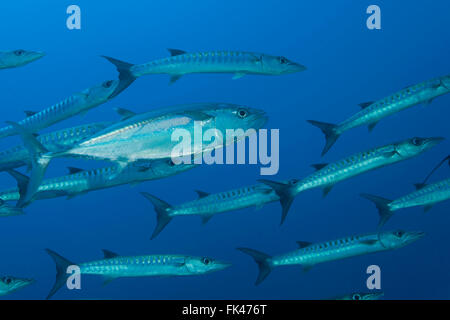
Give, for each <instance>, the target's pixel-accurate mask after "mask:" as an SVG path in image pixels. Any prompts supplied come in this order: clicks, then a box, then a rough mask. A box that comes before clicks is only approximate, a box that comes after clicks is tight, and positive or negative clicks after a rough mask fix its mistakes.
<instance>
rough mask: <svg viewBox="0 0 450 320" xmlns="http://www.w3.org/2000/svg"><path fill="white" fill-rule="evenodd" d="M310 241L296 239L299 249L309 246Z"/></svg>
mask: <svg viewBox="0 0 450 320" xmlns="http://www.w3.org/2000/svg"><path fill="white" fill-rule="evenodd" d="M311 244H312V243H311V242H307V241H297V245H298V248H299V249H303V248H306V247H309V246H310V245H311Z"/></svg>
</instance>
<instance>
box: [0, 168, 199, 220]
mask: <svg viewBox="0 0 450 320" xmlns="http://www.w3.org/2000/svg"><path fill="white" fill-rule="evenodd" d="M194 166H195V165H194V164H178V165H175V164H174V163H173V162H172V160H171V159H161V160H154V161H148V162H140V163H138V162H137V163H133V164H132V165H130V166H129V167H127V168H125V169H124V170H123V171H122V172H120V173H119V174H117V171H118V168H117V166H110V167H105V168H99V169H93V170H82V169H78V168H73V167H70V168H69V171H70V174H69V175H66V176H62V177H57V178H52V179H47V180H44V181H43V182H42V184H41V185H40V186H39V188H38V190H37V192H36V193H35V195H34V197H33V199H32V201H34V200H41V199H52V198H57V197H67V198H68V199H71V198H73V197H75V196H78V195H83V194H86V193H88V192H91V191H95V190H102V189H106V188H112V187H116V186H120V185H124V184H132V185H135V184H138V183H140V182H144V181H150V180H156V179H162V178H165V177H169V176H173V175H176V174H178V173H181V172H184V171H187V170H189V169H192V168H193V167H194ZM8 172H9V173H10V174H11V175H12V176H13V177H14V178H15V179H16V180H17V184H18V188H12V189H8V190H5V191H2V192H0V199H1V200H0V201H3V202H5V201H19V199H20V196H21V194H22V195H23V193H24V192H25V191H26V186H27V184H28V177H27V176H25V175H23V174H21V173H19V172H17V171H14V170H9V171H8ZM30 202H31V201H30ZM28 204H30V203H27V205H28ZM13 209H15V210H13ZM20 209H21V208H17V207H13V208H7V207H5V209H4V210H3V211H4V214H2V207H0V216H8V215H17V214H20V212H18V211H17V210H19V211H20ZM8 213H9V214H8Z"/></svg>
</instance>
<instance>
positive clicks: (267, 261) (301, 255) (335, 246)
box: [238, 231, 424, 285]
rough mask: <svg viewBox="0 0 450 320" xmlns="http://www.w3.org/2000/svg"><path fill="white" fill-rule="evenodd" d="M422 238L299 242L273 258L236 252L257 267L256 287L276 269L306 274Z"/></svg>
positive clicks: (393, 234) (399, 235) (390, 235)
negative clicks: (297, 269) (295, 269)
mask: <svg viewBox="0 0 450 320" xmlns="http://www.w3.org/2000/svg"><path fill="white" fill-rule="evenodd" d="M423 236H424V233H423V232H405V231H390V232H381V233H372V234H365V235H358V236H351V237H346V238H341V239H337V240H333V241H328V242H322V243H317V244H312V243H309V242H304V241H298V242H297V243H298V246H299V248H298V249H297V250H295V251H291V252H288V253H286V254H281V255H277V256H273V257H271V256H269V255H267V254H265V253H262V252H259V251H256V250H253V249H248V248H238V250H240V251H242V252H243V253H246V254H248V255H250V256H251V257H252V258H253V259H254V260H255V262H256V263H257V264H258V267H259V274H258V277H257V279H256V283H255V285H258V284H260V283H261V282H262V281H263V280H264V279H265V278H266V277H267V276H268V275H269V273H270V272H271V271H272V270H273V269H274V268H275V267H280V266H289V265H300V266H301V267H303V269H304V270H308V269H310V268H312V267H313V266H314V265H316V264H319V263H323V262H329V261H335V260H341V259H345V258H351V257H356V256H360V255H365V254H369V253H375V252H381V251H387V250H393V249H398V248H402V247H404V246H406V245H408V244H410V243H412V242H414V241H417V240H419V239H420V238H422V237H423Z"/></svg>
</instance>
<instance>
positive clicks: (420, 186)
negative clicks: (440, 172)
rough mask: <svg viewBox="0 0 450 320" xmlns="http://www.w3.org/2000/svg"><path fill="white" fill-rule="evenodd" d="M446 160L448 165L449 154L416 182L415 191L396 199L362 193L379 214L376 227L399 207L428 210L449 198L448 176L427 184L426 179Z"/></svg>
mask: <svg viewBox="0 0 450 320" xmlns="http://www.w3.org/2000/svg"><path fill="white" fill-rule="evenodd" d="M446 161H448V165H449V166H450V155H449V156H447V157H446V158H444V159H443V160H442V161H441V162H440V163H439V164H438V165H437V166H436V167H435V168H433V170H432V171H431V172H430V173H429V174H428V176H427V177H426V178H425V181H423V182H422V183H416V184H414V186H415V187H416V189H417V190H416V191H414V192H412V193H410V194H407V195H406V196H403V197H401V198H398V199H396V200H389V199H385V198H382V197H378V196H374V195H371V194H367V193H363V194H361V196H362V197H363V198H366V199H368V200H370V201H372V202H373V203H374V204H375V206H376V207H377V209H378V212H379V214H380V221H379V223H378V228H381V227H382V226H383V225H384V224H385V223H386V222H387V221H388V220H389V219H390V218H391V217H392V216H393V215H394V213H395V211H397V210H400V209H406V208H411V207H417V206H424V211H425V212H427V211H428V210H430V209H431V208H432V207H433V206H434V205H435V204H436V203H439V202H442V201H445V200H448V199H450V178H449V179H446V180H443V181H439V182H435V183H431V184H428V183H427V181H428V179H429V178H430V177H431V176H432V175H433V173H434V172H435V171H436V170H437V169H439V167H440V166H442V165H443V164H444V163H445V162H446Z"/></svg>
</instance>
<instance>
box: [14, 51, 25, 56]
mask: <svg viewBox="0 0 450 320" xmlns="http://www.w3.org/2000/svg"><path fill="white" fill-rule="evenodd" d="M24 53H25V51H24V50H16V51H14V54H15V55H16V56H21V55H23V54H24Z"/></svg>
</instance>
